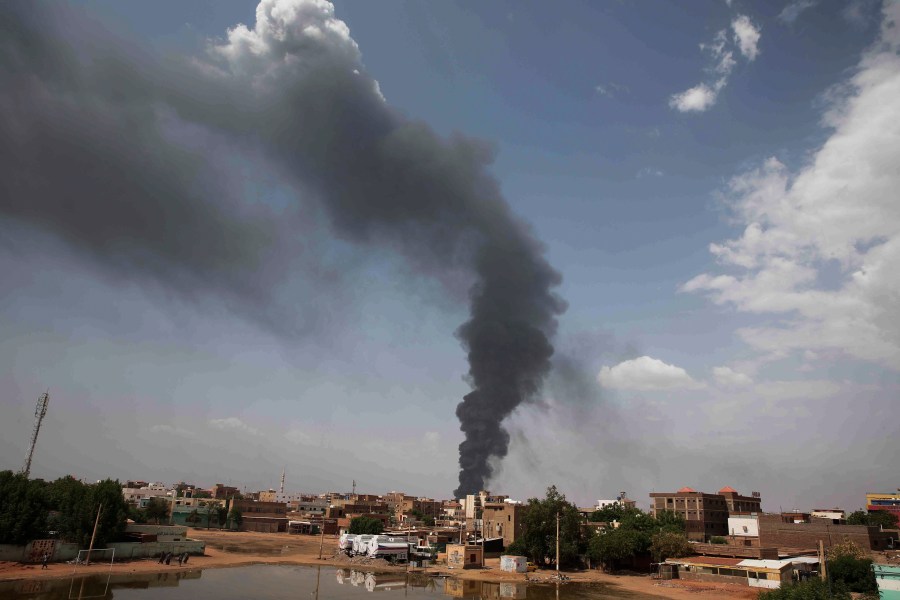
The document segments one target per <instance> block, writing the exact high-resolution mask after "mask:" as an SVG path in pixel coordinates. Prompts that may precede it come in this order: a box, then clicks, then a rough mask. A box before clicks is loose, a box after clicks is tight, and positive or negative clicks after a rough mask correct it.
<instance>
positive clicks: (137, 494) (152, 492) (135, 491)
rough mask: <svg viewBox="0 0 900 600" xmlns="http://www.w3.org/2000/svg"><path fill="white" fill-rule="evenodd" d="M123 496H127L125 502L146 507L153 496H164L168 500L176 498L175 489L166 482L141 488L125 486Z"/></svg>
mask: <svg viewBox="0 0 900 600" xmlns="http://www.w3.org/2000/svg"><path fill="white" fill-rule="evenodd" d="M122 497H123V498H125V502H130V503H133V504H134V505H136V506H138V507H140V508H145V507H146V506H147V505H148V504H149V503H150V499H151V498H164V499H166V500H169V499H171V498H174V497H175V490H170V489H167V488H166V485H165V484H164V483H158V482H157V483H151V484H150V485H147V486H144V487H140V488H125V487H123V488H122Z"/></svg>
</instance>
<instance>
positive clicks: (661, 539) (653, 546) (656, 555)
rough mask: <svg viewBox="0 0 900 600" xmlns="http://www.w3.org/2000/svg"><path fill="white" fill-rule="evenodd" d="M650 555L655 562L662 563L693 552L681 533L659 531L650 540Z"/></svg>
mask: <svg viewBox="0 0 900 600" xmlns="http://www.w3.org/2000/svg"><path fill="white" fill-rule="evenodd" d="M650 554H652V555H653V560H655V561H656V562H663V561H664V560H666V559H667V558H680V557H682V556H689V555H690V554H693V552H691V544H690V542H688V539H687V537H685V535H684V534H683V533H677V532H674V531H660V532H659V533H654V534H653V537H651V538H650Z"/></svg>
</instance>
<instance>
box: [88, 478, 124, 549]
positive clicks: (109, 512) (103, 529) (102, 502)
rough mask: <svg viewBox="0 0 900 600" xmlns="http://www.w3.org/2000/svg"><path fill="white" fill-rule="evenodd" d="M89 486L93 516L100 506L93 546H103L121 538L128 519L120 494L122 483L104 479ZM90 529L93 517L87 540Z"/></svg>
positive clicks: (89, 533) (90, 528)
mask: <svg viewBox="0 0 900 600" xmlns="http://www.w3.org/2000/svg"><path fill="white" fill-rule="evenodd" d="M89 487H90V494H89V503H90V509H91V512H92V513H93V514H94V516H96V511H97V509H98V508H100V507H101V506H102V511H101V513H100V521H99V523H98V526H97V539H96V540H94V547H95V548H103V547H104V546H106V544H107V543H108V542H115V541H118V540H120V539H122V537H123V535H124V534H125V522H126V520H127V519H128V508H127V506H126V504H125V498H124V497H123V496H122V484H121V483H119V481H118V480H115V481H114V480H112V479H105V480H103V481H100V482H98V483H96V484H94V485H91V486H89ZM92 530H93V519H91V526H90V527H89V528H88V530H87V541H88V542H90V536H91V532H92Z"/></svg>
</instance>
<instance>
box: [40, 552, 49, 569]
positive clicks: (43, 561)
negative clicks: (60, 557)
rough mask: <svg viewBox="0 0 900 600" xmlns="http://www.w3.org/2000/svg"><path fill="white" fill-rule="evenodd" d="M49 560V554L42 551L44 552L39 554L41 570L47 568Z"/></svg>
mask: <svg viewBox="0 0 900 600" xmlns="http://www.w3.org/2000/svg"><path fill="white" fill-rule="evenodd" d="M49 561H50V554H49V553H47V552H44V554H43V555H42V556H41V570H42V571H43V570H44V569H46V568H47V563H48V562H49Z"/></svg>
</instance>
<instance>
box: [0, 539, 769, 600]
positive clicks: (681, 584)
mask: <svg viewBox="0 0 900 600" xmlns="http://www.w3.org/2000/svg"><path fill="white" fill-rule="evenodd" d="M188 535H189V536H190V537H191V538H194V539H200V540H203V541H205V542H206V555H205V556H192V557H190V559H189V561H188V564H187V565H185V566H181V567H179V566H178V563H177V562H173V564H171V565H168V566H167V565H160V564H158V563H157V561H156V559H141V560H134V561H129V562H123V563H117V564H115V565H113V566H112V571H113V572H114V573H123V574H124V573H158V572H168V571H179V570H181V571H188V570H191V569H216V568H227V567H237V566H244V565H258V564H272V565H279V564H283V565H310V566H318V565H322V566H331V567H335V568H355V569H358V570H371V571H400V572H404V571H406V567H405V566H391V565H388V564H386V563H385V562H384V561H380V560H379V561H370V560H366V559H360V558H354V559H350V558H348V557H346V556H343V555H336V554H335V548H336V546H337V539H336V538H335V537H333V536H325V540H324V544H323V546H322V559H321V560H319V542H320V538H319V537H314V536H305V535H288V534H286V533H274V534H268V533H236V532H222V531H216V530H210V531H206V530H204V529H191V530H190V532H189V534H188ZM486 563H487V564H486V565H485V568H484V569H468V570H465V571H461V570H459V569H447V567H445V566H436V567H429V568H427V569H421V568H418V569H411V571H414V572H417V573H425V574H433V575H446V576H450V577H455V578H458V579H474V580H479V581H489V582H505V581H522V582H524V581H526V577H527V578H528V579H529V580H531V581H539V582H547V581H552V580H553V576H554V573H553V571H537V572H534V573H529V574H527V575H525V574H521V573H504V572H502V571H501V570H500V559H499V558H494V559H488V560H487V561H486ZM73 570H74V567H73V565H70V564H66V563H55V564H50V565H48V568H47V569H41V566H40V565H22V564H20V563H11V562H0V581H2V580H6V581H8V580H16V579H43V578H67V577H71V576H72V573H73ZM109 570H110V566H109V564H105V565H101V564H96V565H90V566H87V567H85V566H82V567H79V568H78V573H79V574H88V573H107V572H109ZM565 575H566V576H567V577H569V581H572V582H594V583H603V584H607V585H609V586H611V587H618V588H620V589H622V590H627V591H630V592H634V593H639V594H646V595H648V596H655V597H658V598H673V599H686V598H694V599H697V598H729V599H748V600H749V599H751V598H756V596H757V592H756V590H752V589H750V588H748V587H744V586H739V585H729V584H709V583H700V582H688V581H657V580H654V579H652V578H651V577H649V576H647V575H610V574H607V573H603V572H601V571H599V570H590V571H567V572H565Z"/></svg>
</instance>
